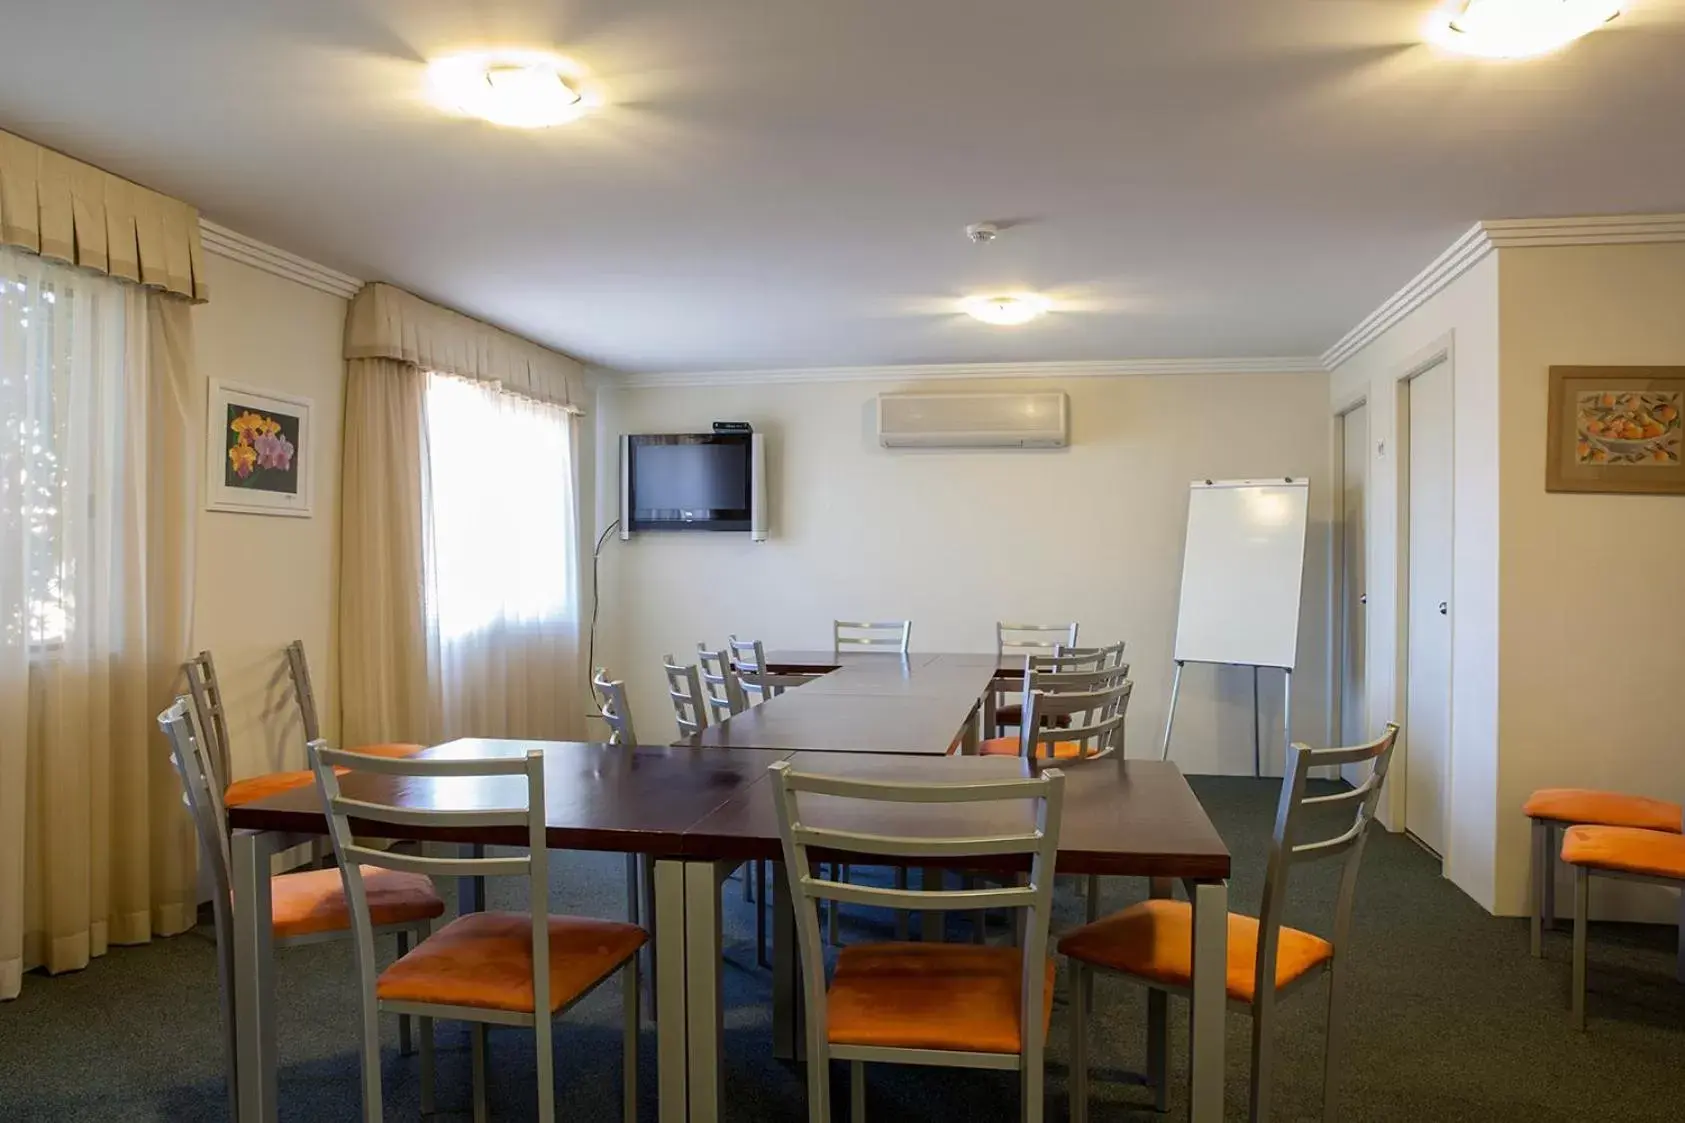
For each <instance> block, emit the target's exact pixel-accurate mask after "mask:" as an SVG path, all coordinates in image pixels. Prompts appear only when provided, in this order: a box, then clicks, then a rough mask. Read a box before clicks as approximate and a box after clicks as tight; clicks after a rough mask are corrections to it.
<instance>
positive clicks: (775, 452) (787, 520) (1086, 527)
mask: <svg viewBox="0 0 1685 1123" xmlns="http://www.w3.org/2000/svg"><path fill="white" fill-rule="evenodd" d="M604 381H605V385H607V387H608V388H606V389H604V390H603V391H602V392H601V393H600V394H599V398H598V404H599V409H598V419H597V420H598V438H597V441H598V449H599V454H598V485H597V496H598V526H599V528H600V527H601V526H603V525H605V524H606V523H607V522H608V520H610V519H611V518H613V517H614V512H615V511H616V509H617V507H618V501H617V498H616V495H617V492H616V489H617V487H618V479H619V466H618V463H617V461H616V455H617V454H616V447H617V440H616V438H617V436H618V435H619V434H621V433H629V432H631V433H635V432H663V431H666V432H685V431H698V430H706V429H707V428H708V427H709V426H710V424H711V423H712V422H713V421H715V420H720V419H731V420H747V421H751V422H753V423H754V424H755V427H756V428H757V430H760V431H763V432H766V433H767V434H768V446H769V463H770V475H771V504H772V511H773V523H772V538H771V540H770V541H768V542H766V543H763V544H759V545H756V544H753V543H751V542H749V541H748V540H747V537H746V536H743V535H713V534H693V535H685V534H667V535H656V534H646V535H641V536H639V537H637V538H634V539H633V540H632V541H631V542H629V543H622V542H619V541H618V540H611V541H610V543H609V544H608V545H607V546H606V547H605V549H604V555H603V562H602V591H603V607H602V619H601V622H600V626H599V633H598V661H599V662H601V663H606V664H607V665H608V666H609V667H610V668H612V669H613V670H614V671H615V672H616V673H617V674H619V675H621V676H622V677H624V678H625V679H626V680H627V682H628V687H629V689H630V690H631V692H632V698H633V709H634V714H635V717H636V721H637V726H638V733H639V736H640V738H642V739H644V740H651V741H653V740H663V739H667V738H670V737H671V736H672V735H673V732H672V731H673V717H672V710H671V708H670V707H669V706H668V704H667V699H666V695H665V691H664V682H663V679H662V676H661V672H660V667H659V660H660V657H661V656H662V655H663V654H664V653H666V652H669V651H671V652H673V653H675V654H679V655H683V654H685V653H694V652H695V647H696V643H697V642H698V641H699V640H706V641H708V642H709V643H711V644H723V643H724V642H725V638H726V635H727V634H728V633H730V632H736V633H737V634H739V635H741V636H758V637H760V638H762V639H764V640H765V641H766V642H767V643H768V644H769V645H772V646H784V647H798V646H801V647H828V646H829V645H830V642H831V639H830V625H831V620H832V619H833V618H834V617H839V616H840V617H843V618H855V619H861V618H876V619H883V618H900V617H909V618H911V619H912V620H913V621H914V629H913V644H914V647H915V648H917V649H922V650H925V651H950V650H957V651H992V650H993V648H994V622H995V621H996V620H997V619H1001V618H1008V619H1027V620H1037V621H1061V620H1070V619H1076V620H1078V621H1080V623H1081V624H1082V637H1083V639H1084V640H1086V641H1090V642H1104V641H1111V640H1114V639H1119V638H1122V639H1127V640H1128V641H1129V645H1130V648H1129V658H1130V660H1131V661H1132V663H1133V664H1134V672H1133V677H1134V679H1135V682H1136V690H1135V694H1134V699H1133V702H1132V706H1131V711H1130V720H1129V726H1128V737H1129V751H1130V752H1131V753H1133V754H1136V755H1147V754H1156V753H1157V752H1158V747H1159V740H1160V737H1161V736H1162V731H1163V723H1164V714H1165V708H1166V704H1167V702H1168V698H1169V690H1170V673H1171V670H1172V662H1171V651H1172V643H1173V639H1174V630H1175V617H1176V593H1177V588H1178V586H1179V582H1180V576H1181V553H1182V538H1183V529H1184V525H1185V520H1186V512H1187V507H1186V504H1187V484H1188V481H1189V480H1191V479H1194V478H1196V477H1207V476H1209V477H1216V478H1224V477H1241V476H1285V475H1293V476H1310V477H1312V480H1313V485H1312V498H1311V519H1312V526H1311V531H1310V541H1309V544H1308V549H1307V557H1306V578H1305V596H1304V608H1303V612H1302V617H1301V631H1300V644H1299V656H1300V669H1299V673H1298V674H1296V675H1295V697H1294V714H1295V722H1294V735H1295V736H1296V737H1298V738H1300V739H1305V740H1310V741H1313V742H1322V741H1324V740H1325V739H1326V737H1327V734H1328V727H1327V718H1328V688H1329V683H1328V674H1329V672H1328V643H1329V635H1328V625H1327V620H1328V610H1329V605H1328V582H1327V578H1326V574H1327V558H1328V548H1329V547H1328V531H1329V520H1330V517H1331V506H1330V503H1331V489H1330V487H1329V482H1330V481H1329V477H1328V474H1327V469H1328V455H1327V449H1328V447H1329V442H1330V435H1331V432H1332V425H1331V422H1330V415H1329V411H1328V408H1327V403H1328V380H1327V376H1326V375H1325V374H1322V373H1313V374H1303V375H1278V376H1263V375H1251V376H1248V375H1177V376H1161V377H1135V378H1112V379H1075V380H1071V381H1069V382H1063V383H1057V382H1055V383H1048V382H1024V383H1012V382H1005V381H991V382H988V383H986V384H978V385H974V386H967V385H965V384H963V383H955V382H949V381H942V382H939V383H936V384H934V385H926V386H922V387H921V386H917V385H913V384H897V383H888V382H866V381H844V382H827V383H804V384H784V385H751V386H713V387H680V388H673V387H661V388H654V387H652V388H644V389H618V388H614V387H613V386H612V379H611V378H609V379H605V380H604ZM1032 387H1033V388H1038V389H1046V388H1053V387H1057V388H1060V389H1064V390H1066V391H1067V392H1068V393H1069V394H1070V396H1071V413H1072V444H1071V447H1070V448H1068V449H1065V450H1048V451H1014V450H994V451H908V450H899V451H891V450H887V449H883V448H881V447H879V446H878V444H877V439H876V436H875V433H874V429H873V418H872V406H873V401H874V398H875V395H877V394H878V393H879V392H883V391H893V390H907V389H940V390H961V389H968V388H970V389H976V388H987V389H992V390H998V389H1022V388H1032ZM1264 698H1265V706H1266V708H1265V719H1264V720H1265V723H1266V724H1265V729H1266V736H1267V740H1266V742H1265V760H1266V768H1267V769H1268V770H1270V771H1273V772H1277V773H1279V771H1280V759H1281V744H1280V743H1281V734H1280V732H1279V722H1280V686H1279V679H1278V678H1275V677H1272V676H1270V675H1268V674H1267V673H1266V677H1265V689H1264ZM1251 731H1252V719H1251V676H1250V674H1249V673H1248V672H1245V671H1241V670H1236V669H1214V668H1190V669H1189V670H1188V672H1187V673H1186V674H1185V676H1184V681H1183V696H1182V701H1181V704H1180V706H1179V707H1178V713H1177V726H1176V733H1177V736H1176V758H1177V759H1178V760H1179V761H1180V762H1181V763H1182V765H1183V767H1184V768H1186V769H1187V770H1188V771H1190V772H1219V771H1221V772H1246V773H1250V771H1251V767H1252V763H1251V761H1252V749H1251V736H1252V732H1251Z"/></svg>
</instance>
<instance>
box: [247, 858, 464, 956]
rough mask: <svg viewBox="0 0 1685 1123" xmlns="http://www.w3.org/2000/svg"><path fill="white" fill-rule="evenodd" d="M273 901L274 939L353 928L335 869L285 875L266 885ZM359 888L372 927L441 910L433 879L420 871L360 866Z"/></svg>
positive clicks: (439, 913)
mask: <svg viewBox="0 0 1685 1123" xmlns="http://www.w3.org/2000/svg"><path fill="white" fill-rule="evenodd" d="M269 885H270V893H271V895H272V897H273V899H274V906H273V911H272V913H271V917H272V923H271V928H272V929H273V930H274V933H275V935H276V936H277V937H280V938H283V939H284V938H287V937H291V936H309V935H313V934H315V933H317V932H342V931H344V930H345V929H347V928H350V927H351V911H350V910H349V909H348V908H347V907H346V902H345V885H344V882H343V881H342V880H341V878H340V872H339V871H338V870H308V871H305V872H303V873H284V874H281V875H280V876H279V877H276V878H274V879H272V880H271V881H270V883H269ZM363 889H364V892H366V893H367V894H368V898H369V915H370V916H371V917H372V918H373V920H374V923H375V925H376V927H379V926H381V925H385V924H403V923H405V922H408V921H420V920H432V919H433V918H434V917H436V916H443V915H444V914H445V902H444V899H443V898H442V897H440V896H439V894H438V893H436V892H434V890H433V883H432V882H431V881H429V880H428V879H427V878H426V877H425V876H423V875H422V874H419V873H403V872H401V871H399V870H383V869H379V868H377V867H375V866H364V867H363Z"/></svg>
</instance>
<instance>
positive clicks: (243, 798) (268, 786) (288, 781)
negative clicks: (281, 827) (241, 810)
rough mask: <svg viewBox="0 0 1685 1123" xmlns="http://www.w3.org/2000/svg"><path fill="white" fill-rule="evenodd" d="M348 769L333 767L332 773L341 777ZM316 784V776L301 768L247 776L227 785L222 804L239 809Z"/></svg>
mask: <svg viewBox="0 0 1685 1123" xmlns="http://www.w3.org/2000/svg"><path fill="white" fill-rule="evenodd" d="M347 771H348V769H344V768H339V767H335V768H334V772H335V774H337V775H340V776H343V775H345V773H346V772H347ZM315 782H316V774H315V773H314V772H312V771H310V769H308V768H301V769H299V770H298V771H297V772H265V773H264V774H263V775H261V776H248V777H247V778H246V779H244V780H236V781H234V782H233V783H232V784H229V785H228V787H227V788H225V789H224V790H223V793H222V803H223V806H225V807H239V806H240V805H242V804H246V803H256V802H257V801H258V800H260V799H267V798H268V797H269V796H272V795H279V794H280V793H281V792H290V791H292V790H293V789H294V788H307V787H309V786H310V785H311V784H314V783H315Z"/></svg>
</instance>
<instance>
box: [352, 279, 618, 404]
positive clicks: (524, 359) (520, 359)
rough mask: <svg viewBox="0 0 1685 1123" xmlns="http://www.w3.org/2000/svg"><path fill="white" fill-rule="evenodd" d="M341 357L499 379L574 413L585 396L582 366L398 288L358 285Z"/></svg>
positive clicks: (507, 384) (481, 378) (524, 392)
mask: <svg viewBox="0 0 1685 1123" xmlns="http://www.w3.org/2000/svg"><path fill="white" fill-rule="evenodd" d="M345 357H346V358H347V359H396V360H398V361H399V362H404V363H410V364H412V365H414V366H418V367H420V368H422V369H423V370H429V371H438V372H440V373H442V374H453V375H456V376H457V377H458V378H473V379H478V380H479V381H481V382H497V383H499V384H501V385H502V386H503V387H504V388H505V389H507V390H510V391H513V392H514V393H517V394H522V395H524V396H526V397H529V398H534V399H536V400H538V401H541V402H550V403H553V404H556V405H563V406H567V407H568V408H570V409H572V410H574V411H575V412H583V410H582V409H581V408H580V407H581V405H582V404H583V403H584V401H585V393H584V379H585V368H584V367H583V366H582V365H581V364H580V363H579V361H578V360H576V359H570V358H568V357H567V356H566V355H563V354H561V353H560V352H557V351H552V350H550V349H549V348H547V347H540V346H539V345H538V344H536V343H533V342H531V341H530V340H526V339H522V338H521V337H520V336H518V335H512V334H510V333H509V332H506V331H504V330H503V329H501V328H495V327H492V326H491V325H490V324H487V323H483V322H481V321H479V320H476V319H474V318H473V317H471V316H464V315H463V314H462V313H460V312H452V311H451V310H450V309H448V308H441V307H440V306H439V305H437V304H432V303H429V302H428V301H425V300H423V299H421V298H420V297H419V296H415V295H413V294H411V293H407V292H405V291H404V290H403V289H400V288H394V287H393V286H391V285H386V284H380V283H374V284H368V285H364V286H363V288H362V291H361V292H359V293H358V294H357V295H356V297H354V298H353V299H352V301H351V310H350V312H349V314H347V316H346V317H345Z"/></svg>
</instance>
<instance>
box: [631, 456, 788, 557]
mask: <svg viewBox="0 0 1685 1123" xmlns="http://www.w3.org/2000/svg"><path fill="white" fill-rule="evenodd" d="M764 462H765V458H764V454H763V452H762V445H761V437H760V435H759V434H758V433H648V434H640V435H634V436H623V437H621V438H620V479H621V487H620V520H621V521H620V526H621V537H623V538H624V537H628V536H630V535H631V534H634V533H636V532H638V531H647V530H736V531H748V532H749V533H750V534H751V535H753V536H754V537H755V538H756V539H757V540H759V539H762V538H765V537H766V527H765V519H764V514H763V511H764V507H765V504H764V503H762V501H761V496H762V494H763V493H764V489H765V483H764V476H765V472H764Z"/></svg>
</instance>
